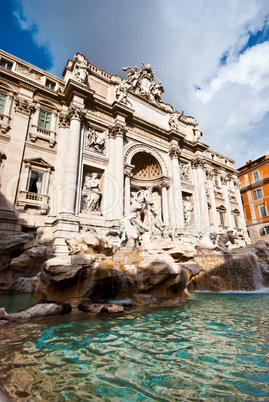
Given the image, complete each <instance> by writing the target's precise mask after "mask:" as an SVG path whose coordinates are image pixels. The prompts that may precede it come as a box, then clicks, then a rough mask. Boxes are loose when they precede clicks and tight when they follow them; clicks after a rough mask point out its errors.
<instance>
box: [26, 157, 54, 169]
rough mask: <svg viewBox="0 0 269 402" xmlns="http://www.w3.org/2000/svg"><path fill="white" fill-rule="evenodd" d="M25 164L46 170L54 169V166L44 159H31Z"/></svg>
mask: <svg viewBox="0 0 269 402" xmlns="http://www.w3.org/2000/svg"><path fill="white" fill-rule="evenodd" d="M24 163H29V164H30V165H34V166H39V167H43V168H45V169H54V167H53V166H52V165H50V164H49V163H48V162H46V161H45V160H44V159H42V158H31V159H24Z"/></svg>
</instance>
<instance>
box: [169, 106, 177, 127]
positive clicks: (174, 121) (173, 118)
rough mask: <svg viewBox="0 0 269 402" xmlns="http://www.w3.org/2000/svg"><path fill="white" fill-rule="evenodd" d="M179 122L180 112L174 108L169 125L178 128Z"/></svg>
mask: <svg viewBox="0 0 269 402" xmlns="http://www.w3.org/2000/svg"><path fill="white" fill-rule="evenodd" d="M178 122H179V114H178V112H177V111H176V110H175V109H174V110H173V113H172V114H171V116H170V118H169V121H168V123H169V126H170V128H171V129H176V130H177V129H178Z"/></svg>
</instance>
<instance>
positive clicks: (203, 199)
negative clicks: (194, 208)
mask: <svg viewBox="0 0 269 402" xmlns="http://www.w3.org/2000/svg"><path fill="white" fill-rule="evenodd" d="M192 166H193V168H194V169H195V171H194V173H195V176H196V188H197V191H198V197H199V198H198V203H199V210H200V211H199V215H198V228H199V229H200V230H201V231H203V230H204V229H205V228H208V227H209V226H210V222H209V214H208V206H207V196H206V188H205V172H204V170H203V167H204V161H203V159H202V158H199V157H198V158H196V159H194V160H193V161H192Z"/></svg>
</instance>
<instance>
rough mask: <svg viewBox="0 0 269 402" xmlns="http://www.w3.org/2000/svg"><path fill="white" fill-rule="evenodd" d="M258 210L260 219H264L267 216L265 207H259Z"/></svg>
mask: <svg viewBox="0 0 269 402" xmlns="http://www.w3.org/2000/svg"><path fill="white" fill-rule="evenodd" d="M259 210H260V216H261V218H265V217H266V216H267V211H266V206H265V205H259Z"/></svg>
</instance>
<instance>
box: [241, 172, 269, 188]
mask: <svg viewBox="0 0 269 402" xmlns="http://www.w3.org/2000/svg"><path fill="white" fill-rule="evenodd" d="M268 182H269V173H266V174H264V175H262V174H260V180H256V181H255V180H254V179H253V177H252V178H251V180H248V183H246V180H245V179H244V182H241V190H244V191H247V190H252V189H254V188H256V187H262V186H263V185H264V184H266V183H268Z"/></svg>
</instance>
